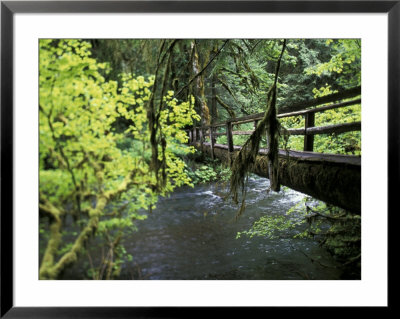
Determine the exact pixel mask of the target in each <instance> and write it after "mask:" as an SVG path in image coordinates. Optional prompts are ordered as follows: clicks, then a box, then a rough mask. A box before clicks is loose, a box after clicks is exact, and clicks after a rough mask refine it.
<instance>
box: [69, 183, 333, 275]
mask: <svg viewBox="0 0 400 319" xmlns="http://www.w3.org/2000/svg"><path fill="white" fill-rule="evenodd" d="M268 186H269V181H268V180H267V179H265V178H260V177H257V176H253V177H251V178H250V179H249V183H248V191H247V197H246V210H245V212H244V213H243V214H242V216H241V217H240V218H239V219H238V220H235V215H236V213H237V210H238V207H237V206H236V205H234V204H233V203H232V201H231V200H224V199H223V197H224V195H225V192H226V187H221V186H220V185H218V184H217V183H210V184H205V185H198V186H195V187H194V188H191V187H181V188H179V189H176V190H175V191H174V192H173V193H172V194H171V195H170V197H167V198H160V200H159V202H158V203H157V208H156V209H155V210H153V212H152V213H151V214H149V216H148V218H147V219H146V220H144V221H140V222H138V231H137V232H135V233H133V234H132V235H129V236H128V237H127V238H126V240H125V242H124V243H125V248H126V250H127V252H128V253H130V254H131V255H132V256H133V260H132V261H131V262H128V263H126V264H125V265H124V267H123V269H122V272H121V277H120V279H162V280H164V279H172V280H181V279H190V280H202V279H206V280H211V279H224V280H237V279H245V280H251V279H257V280H260V279H264V280H286V279H292V280H299V279H318V280H329V279H340V278H341V271H340V269H339V268H338V267H337V266H338V265H337V264H336V263H335V261H334V259H333V258H332V257H331V256H330V254H329V253H328V252H326V251H325V250H324V249H323V248H321V247H319V245H318V243H317V242H316V241H315V240H312V239H293V238H292V235H293V234H294V233H295V232H293V230H292V231H282V232H281V233H280V234H279V235H278V238H276V239H268V238H265V237H257V236H255V237H253V238H249V237H247V236H244V235H242V236H240V238H238V239H236V237H237V236H236V235H237V233H238V232H242V231H245V230H248V229H249V228H250V227H251V226H252V224H253V223H254V222H255V221H256V220H258V218H260V217H261V216H264V215H268V214H275V215H284V214H285V213H286V212H287V210H288V209H289V208H291V207H292V206H293V205H295V204H297V203H299V202H300V201H301V200H302V199H303V198H304V196H305V195H303V194H302V193H299V192H296V191H293V190H290V189H287V188H285V189H284V190H283V191H281V192H279V193H275V192H271V193H267V191H266V190H267V188H268ZM74 268H75V267H74ZM78 269H79V268H77V267H76V268H75V270H74V269H71V270H69V271H67V272H66V273H65V274H64V278H63V279H79V278H80V277H81V275H79V274H78V273H77V272H78Z"/></svg>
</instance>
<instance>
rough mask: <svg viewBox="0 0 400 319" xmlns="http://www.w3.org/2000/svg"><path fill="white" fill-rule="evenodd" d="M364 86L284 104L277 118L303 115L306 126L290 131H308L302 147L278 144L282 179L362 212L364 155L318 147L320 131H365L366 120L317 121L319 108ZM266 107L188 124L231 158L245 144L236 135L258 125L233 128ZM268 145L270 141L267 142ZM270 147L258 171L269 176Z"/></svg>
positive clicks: (356, 96)
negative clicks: (316, 140)
mask: <svg viewBox="0 0 400 319" xmlns="http://www.w3.org/2000/svg"><path fill="white" fill-rule="evenodd" d="M360 94H361V87H356V88H352V89H349V90H346V91H343V92H339V93H335V94H332V95H329V96H325V97H321V98H317V99H313V100H310V101H308V102H303V103H299V104H295V105H291V106H288V107H285V108H283V109H281V110H280V111H279V112H278V115H277V117H278V118H284V117H293V116H304V117H305V126H304V128H299V129H289V130H287V133H288V134H289V135H302V136H304V149H303V151H294V150H279V177H280V182H281V184H282V185H285V186H288V187H290V188H292V189H294V190H297V191H300V192H302V193H305V194H307V195H310V196H312V197H314V198H317V199H319V200H322V201H325V202H327V203H330V204H332V205H335V206H339V207H342V208H344V209H347V210H349V211H351V212H353V213H356V214H360V213H361V156H354V155H336V154H324V153H316V152H313V149H314V136H315V135H317V134H330V133H335V134H340V133H344V132H350V131H361V122H353V123H345V124H333V125H327V126H319V127H316V126H315V114H316V113H318V112H324V111H326V110H332V109H336V108H342V107H347V106H350V105H355V104H360V103H361V98H360ZM263 116H264V113H258V114H253V115H249V116H244V117H240V118H231V119H229V120H227V121H226V122H223V123H216V124H212V125H209V126H202V127H193V128H191V129H190V130H188V131H187V132H188V134H189V143H190V144H191V145H194V146H195V147H196V148H197V149H199V150H201V151H202V152H204V153H206V154H208V155H209V156H210V157H211V158H219V159H221V160H222V161H224V162H226V163H232V160H233V158H234V156H235V154H236V153H237V152H239V151H240V149H241V146H235V145H234V142H233V135H250V134H252V133H253V130H249V131H241V130H234V128H235V127H240V125H241V124H244V123H251V122H253V123H254V127H256V125H257V122H258V121H259V120H261V119H262V118H263ZM221 135H226V137H227V144H226V145H225V144H216V142H215V141H216V137H217V136H221ZM267 147H268V146H267ZM267 154H268V148H262V149H260V151H259V155H258V157H257V159H256V163H255V165H254V169H253V173H255V174H257V175H260V176H263V177H267V178H268V160H267V159H268V158H267Z"/></svg>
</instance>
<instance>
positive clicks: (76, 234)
mask: <svg viewBox="0 0 400 319" xmlns="http://www.w3.org/2000/svg"><path fill="white" fill-rule="evenodd" d="M282 43H283V40H281V39H212V40H206V39H154V40H144V39H143V40H136V39H115V40H113V39H90V40H89V39H88V40H76V39H75V40H70V39H62V40H59V39H57V40H50V39H49V40H45V39H43V40H40V43H39V47H40V61H39V63H40V74H39V90H40V101H39V114H40V128H39V130H40V154H39V155H40V201H39V208H40V219H39V224H40V225H39V226H40V256H39V258H40V274H39V277H40V278H41V279H57V278H58V277H59V276H60V274H61V273H62V272H63V271H64V270H65V269H66V267H68V266H70V265H72V264H74V263H75V262H76V261H77V260H78V259H79V258H87V260H88V261H89V267H88V269H86V270H85V271H87V276H88V278H92V279H114V278H118V276H119V273H120V271H121V265H122V264H123V263H125V262H127V261H129V260H131V259H132V256H131V255H129V254H128V253H127V252H126V250H125V248H124V237H125V236H126V235H127V234H129V232H133V231H135V229H136V227H140V226H138V225H140V223H138V221H140V220H142V219H145V218H146V213H143V210H148V211H151V209H153V208H154V207H155V205H156V203H157V198H158V196H166V195H168V193H171V192H172V191H173V190H174V189H175V188H176V187H179V186H182V185H193V184H195V183H199V182H206V181H210V180H212V179H213V178H223V177H222V175H224V176H225V177H224V178H229V169H226V168H220V169H219V170H218V171H216V170H215V169H213V168H212V167H211V168H210V165H201V166H196V165H194V164H193V163H192V162H191V159H193V157H194V156H195V150H194V148H193V147H191V146H188V145H187V144H186V142H187V133H186V132H185V129H187V128H190V127H191V126H193V125H209V124H213V123H217V122H221V121H224V120H226V119H228V118H232V117H240V116H243V115H250V114H254V113H259V112H265V110H266V108H267V93H268V91H269V89H270V88H271V86H272V85H273V83H274V80H275V76H276V64H277V61H278V58H279V56H280V54H281V53H282V52H283V55H282V60H281V63H280V70H279V77H278V81H277V90H276V92H277V93H276V107H277V109H278V111H284V110H285V109H289V107H290V106H291V105H293V104H296V103H300V102H302V101H308V100H311V99H313V98H316V97H321V96H324V95H328V94H331V93H334V92H340V91H343V90H345V89H348V88H353V87H357V86H360V85H361V41H360V40H359V39H289V40H287V41H286V42H285V45H286V47H285V50H284V51H282ZM360 120H361V105H354V106H351V107H348V108H345V109H333V110H329V111H326V112H324V113H320V114H317V115H316V119H315V122H316V126H318V125H319V124H320V123H324V124H327V123H332V124H333V123H335V124H336V123H347V122H354V121H360ZM249 125H252V124H249ZM281 125H282V126H283V127H285V128H300V127H303V126H304V119H303V117H301V116H299V117H294V118H290V119H284V120H282V121H281ZM234 138H235V141H234V142H235V145H242V144H243V143H244V142H245V141H246V139H247V138H246V137H244V136H235V137H234ZM217 142H219V143H222V144H225V143H226V137H225V136H220V137H218V141H217ZM280 142H281V143H283V141H280ZM262 143H265V140H263V141H262ZM280 146H281V147H282V144H281V145H280ZM285 147H287V148H289V149H298V150H301V149H302V147H303V137H297V136H290V138H289V140H288V141H285ZM314 151H317V152H327V153H337V154H352V155H361V133H360V132H348V133H344V134H340V135H339V134H327V135H321V136H317V137H316V138H315V141H314ZM226 176H228V177H226ZM341 214H342V213H341ZM341 216H342V215H341ZM258 226H260V227H264V229H265V224H259V225H258ZM277 227H278V226H277ZM264 235H265V232H264ZM94 243H96V244H94ZM99 247H102V248H101V249H102V258H101V259H100V260H94V259H93V258H92V252H93V250H94V249H99Z"/></svg>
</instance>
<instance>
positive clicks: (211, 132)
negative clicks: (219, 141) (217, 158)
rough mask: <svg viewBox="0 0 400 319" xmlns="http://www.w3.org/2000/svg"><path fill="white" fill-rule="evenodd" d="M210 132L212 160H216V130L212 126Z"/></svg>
mask: <svg viewBox="0 0 400 319" xmlns="http://www.w3.org/2000/svg"><path fill="white" fill-rule="evenodd" d="M209 130H210V132H209V133H210V147H211V158H212V159H214V132H213V130H214V128H213V127H212V126H210V128H209Z"/></svg>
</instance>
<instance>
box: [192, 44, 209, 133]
mask: <svg viewBox="0 0 400 319" xmlns="http://www.w3.org/2000/svg"><path fill="white" fill-rule="evenodd" d="M191 48H192V50H194V54H193V61H192V70H193V75H194V76H195V75H196V74H198V73H200V71H201V69H202V68H201V67H200V59H199V53H198V51H197V47H196V43H195V42H194V41H192V43H191ZM204 92H205V88H204V74H200V75H199V76H198V77H197V78H196V80H195V81H194V90H193V93H194V96H195V108H196V111H197V112H198V113H199V114H200V117H201V125H202V126H203V125H209V124H210V111H209V109H208V105H207V99H206V96H205V93H204Z"/></svg>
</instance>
